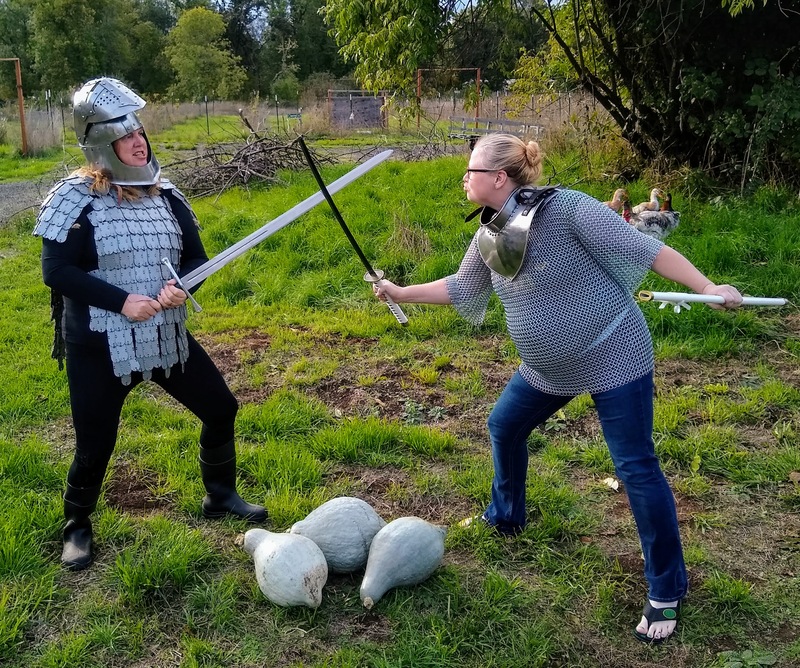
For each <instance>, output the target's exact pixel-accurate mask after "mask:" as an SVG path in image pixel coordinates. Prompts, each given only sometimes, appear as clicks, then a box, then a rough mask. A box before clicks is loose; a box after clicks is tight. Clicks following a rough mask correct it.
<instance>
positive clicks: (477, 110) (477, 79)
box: [475, 67, 481, 127]
mask: <svg viewBox="0 0 800 668" xmlns="http://www.w3.org/2000/svg"><path fill="white" fill-rule="evenodd" d="M475 91H476V92H477V93H478V102H477V104H476V105H475V127H478V118H480V115H481V68H480V67H479V68H478V73H477V75H476V77H475Z"/></svg>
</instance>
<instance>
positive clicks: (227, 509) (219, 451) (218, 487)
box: [200, 440, 267, 522]
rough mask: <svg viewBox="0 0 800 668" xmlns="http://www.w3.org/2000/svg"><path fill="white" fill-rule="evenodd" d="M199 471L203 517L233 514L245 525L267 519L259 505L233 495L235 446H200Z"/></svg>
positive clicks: (211, 517) (229, 444)
mask: <svg viewBox="0 0 800 668" xmlns="http://www.w3.org/2000/svg"><path fill="white" fill-rule="evenodd" d="M200 472H201V473H202V475H203V485H205V488H206V492H207V494H206V497H205V498H204V499H203V516H204V517H208V518H210V519H218V518H220V517H225V516H226V515H233V516H234V517H239V518H241V519H243V520H247V521H248V522H263V521H265V520H266V519H267V511H266V510H264V507H263V506H256V505H254V504H252V503H247V502H246V501H244V500H243V499H242V497H241V496H239V494H238V493H237V492H236V446H235V445H234V442H233V441H232V440H231V441H228V442H227V443H226V444H225V445H221V446H219V447H217V448H204V447H202V446H201V447H200Z"/></svg>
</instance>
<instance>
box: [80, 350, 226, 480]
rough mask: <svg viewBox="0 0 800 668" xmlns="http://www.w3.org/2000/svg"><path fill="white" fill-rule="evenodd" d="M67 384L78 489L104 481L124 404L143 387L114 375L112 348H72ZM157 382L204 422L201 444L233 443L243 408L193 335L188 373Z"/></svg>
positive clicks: (175, 370)
mask: <svg viewBox="0 0 800 668" xmlns="http://www.w3.org/2000/svg"><path fill="white" fill-rule="evenodd" d="M67 379H68V381H69V397H70V405H71V406H72V422H73V425H74V427H75V457H74V459H73V461H72V466H71V467H70V470H69V477H68V481H69V483H70V485H73V486H74V487H92V486H95V485H99V484H100V483H102V482H103V478H104V476H105V472H106V468H107V467H108V462H109V460H110V459H111V454H112V453H113V452H114V446H115V445H116V443H117V433H118V430H119V421H120V415H121V413H122V404H123V403H124V402H125V398H126V397H127V396H128V394H129V393H130V391H131V390H132V389H133V388H134V387H135V386H136V385H138V384H139V383H141V382H142V374H141V373H134V374H133V376H132V380H131V383H130V385H123V384H122V381H121V380H120V379H119V378H118V377H117V376H115V375H114V372H113V370H112V366H111V357H110V356H109V352H108V349H107V348H106V349H103V348H95V347H89V346H81V345H76V344H69V343H68V344H67ZM151 380H152V381H153V382H154V383H157V384H158V385H160V386H161V387H162V388H164V390H166V392H167V393H169V394H170V395H171V396H172V397H174V398H175V399H177V400H178V401H179V402H180V403H181V404H183V405H184V406H186V408H188V409H189V410H190V411H191V412H192V413H194V414H195V415H196V416H197V417H198V418H200V421H201V422H202V423H203V429H202V432H201V435H200V444H201V445H202V446H203V447H204V448H214V447H217V446H220V445H223V444H225V443H227V442H228V441H230V440H231V439H233V433H234V422H235V420H236V413H237V411H238V409H239V404H238V403H237V401H236V397H234V396H233V394H232V393H231V391H230V390H229V389H228V386H227V384H226V383H225V379H224V378H223V377H222V374H221V373H220V372H219V369H217V367H216V366H215V364H214V362H213V361H212V360H211V358H210V357H209V356H208V354H207V353H206V351H205V350H203V348H202V347H201V346H200V344H199V343H197V341H195V340H194V339H193V338H192V337H191V336H189V358H188V360H187V361H186V364H185V365H184V367H183V368H181V366H180V365H179V364H177V365H175V366H173V367H172V368H171V369H170V373H169V377H167V376H166V375H165V373H164V370H163V369H154V370H153V376H152V378H151Z"/></svg>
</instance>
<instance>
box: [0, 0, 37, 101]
mask: <svg viewBox="0 0 800 668" xmlns="http://www.w3.org/2000/svg"><path fill="white" fill-rule="evenodd" d="M32 11H33V7H32V6H31V2H30V0H0V58H19V60H20V70H21V73H22V81H23V86H24V87H25V88H26V89H36V88H38V87H39V77H38V76H35V74H34V71H33V57H32V54H31V52H30V49H29V48H28V45H29V44H30V41H31V35H30V21H31V13H32ZM16 96H17V82H16V74H15V71H14V64H13V63H10V62H8V63H5V64H4V66H0V99H12V98H15V97H16Z"/></svg>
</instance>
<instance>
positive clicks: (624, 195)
mask: <svg viewBox="0 0 800 668" xmlns="http://www.w3.org/2000/svg"><path fill="white" fill-rule="evenodd" d="M626 199H628V191H627V190H625V189H624V188H617V189H616V190H615V191H614V196H613V197H612V198H611V201H610V202H606V203H605V204H606V206H607V207H608V208H609V209H612V210H613V211H616V212H617V213H619V212H620V209H622V202H624V201H625V200H626Z"/></svg>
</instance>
